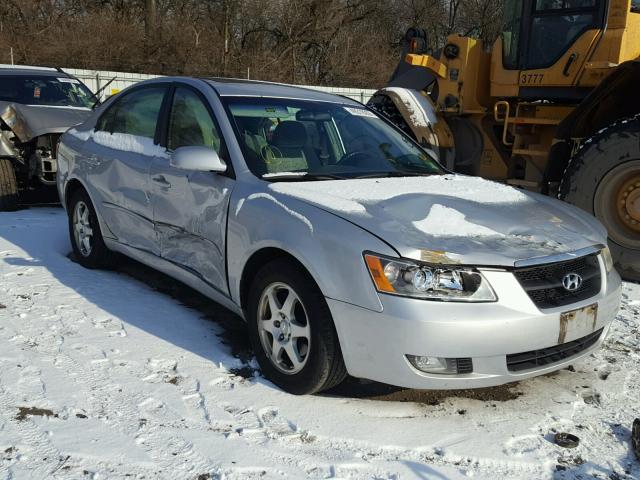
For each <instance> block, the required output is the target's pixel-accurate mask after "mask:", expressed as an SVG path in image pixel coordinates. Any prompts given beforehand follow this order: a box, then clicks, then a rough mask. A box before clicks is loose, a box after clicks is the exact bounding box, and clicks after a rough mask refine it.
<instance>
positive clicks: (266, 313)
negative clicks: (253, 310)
mask: <svg viewBox="0 0 640 480" xmlns="http://www.w3.org/2000/svg"><path fill="white" fill-rule="evenodd" d="M258 332H259V335H260V343H261V344H262V348H263V349H264V352H265V353H266V355H267V357H268V358H269V360H270V361H271V363H272V364H273V366H274V367H276V368H277V369H278V370H279V371H280V372H282V373H285V374H288V375H293V374H296V373H298V372H300V371H301V370H302V369H303V368H304V366H305V365H306V363H307V360H308V358H309V351H310V348H311V328H310V325H309V319H308V316H307V312H306V310H305V308H304V305H303V304H302V301H301V300H300V297H299V296H298V294H297V293H296V292H295V290H294V289H293V288H292V287H290V286H289V285H287V284H285V283H280V282H278V283H272V284H271V285H269V286H267V288H265V289H264V291H263V292H262V295H261V297H260V302H259V306H258Z"/></svg>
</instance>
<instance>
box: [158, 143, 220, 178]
mask: <svg viewBox="0 0 640 480" xmlns="http://www.w3.org/2000/svg"><path fill="white" fill-rule="evenodd" d="M169 163H170V164H171V166H172V167H176V168H180V169H182V170H194V171H197V172H215V173H223V172H226V171H227V164H226V163H224V160H222V159H221V158H220V157H219V156H218V153H217V152H216V151H215V150H213V149H212V148H208V147H180V148H176V150H175V151H174V152H173V153H172V154H171V159H170V160H169Z"/></svg>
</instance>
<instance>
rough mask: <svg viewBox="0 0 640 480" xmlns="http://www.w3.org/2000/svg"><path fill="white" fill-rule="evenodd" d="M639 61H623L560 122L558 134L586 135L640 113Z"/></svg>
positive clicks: (575, 136)
mask: <svg viewBox="0 0 640 480" xmlns="http://www.w3.org/2000/svg"><path fill="white" fill-rule="evenodd" d="M638 83H640V60H631V61H628V62H624V63H622V64H620V66H618V67H617V68H616V70H615V71H614V72H613V73H611V74H610V75H609V76H608V77H606V78H605V79H604V80H602V82H600V84H599V85H598V86H597V87H596V88H594V89H593V90H592V91H591V92H590V93H589V95H587V97H586V98H585V99H584V100H583V101H582V102H581V103H580V104H579V105H578V106H577V108H576V109H575V110H573V111H572V112H571V113H570V114H569V115H567V117H566V118H565V119H564V120H562V122H560V124H559V125H558V129H557V131H556V137H557V138H559V139H563V140H567V141H568V140H570V139H572V138H585V137H589V136H592V135H594V134H595V133H596V132H597V131H599V130H601V129H603V128H606V127H607V126H609V125H611V124H612V123H614V122H615V121H616V120H619V119H621V118H626V117H632V116H634V115H635V114H637V113H639V112H640V96H638V95H637V88H638Z"/></svg>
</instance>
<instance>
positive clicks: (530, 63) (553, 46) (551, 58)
mask: <svg viewBox="0 0 640 480" xmlns="http://www.w3.org/2000/svg"><path fill="white" fill-rule="evenodd" d="M601 24H602V14H601V12H600V8H599V5H598V2H597V1H596V0H537V1H536V3H535V6H534V11H533V14H532V17H531V30H530V33H529V45H528V48H527V54H526V57H525V59H524V65H523V66H522V69H523V70H531V69H535V68H546V67H550V66H551V65H553V64H554V63H555V62H557V61H558V60H559V59H560V57H562V55H563V54H564V53H565V52H566V51H567V50H568V49H569V48H571V46H572V45H573V44H574V43H575V41H576V40H577V39H578V38H579V37H580V36H581V35H582V34H583V33H584V32H586V31H587V30H591V29H596V28H600V26H601Z"/></svg>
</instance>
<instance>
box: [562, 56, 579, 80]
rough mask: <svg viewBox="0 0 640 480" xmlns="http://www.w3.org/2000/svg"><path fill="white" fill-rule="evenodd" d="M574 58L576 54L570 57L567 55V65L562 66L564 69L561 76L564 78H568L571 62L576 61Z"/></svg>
mask: <svg viewBox="0 0 640 480" xmlns="http://www.w3.org/2000/svg"><path fill="white" fill-rule="evenodd" d="M576 58H578V54H576V53H572V54H571V55H569V58H568V59H567V63H566V64H565V66H564V69H563V70H562V74H563V75H564V76H565V77H568V76H569V68H571V65H572V64H573V62H575V61H576Z"/></svg>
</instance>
